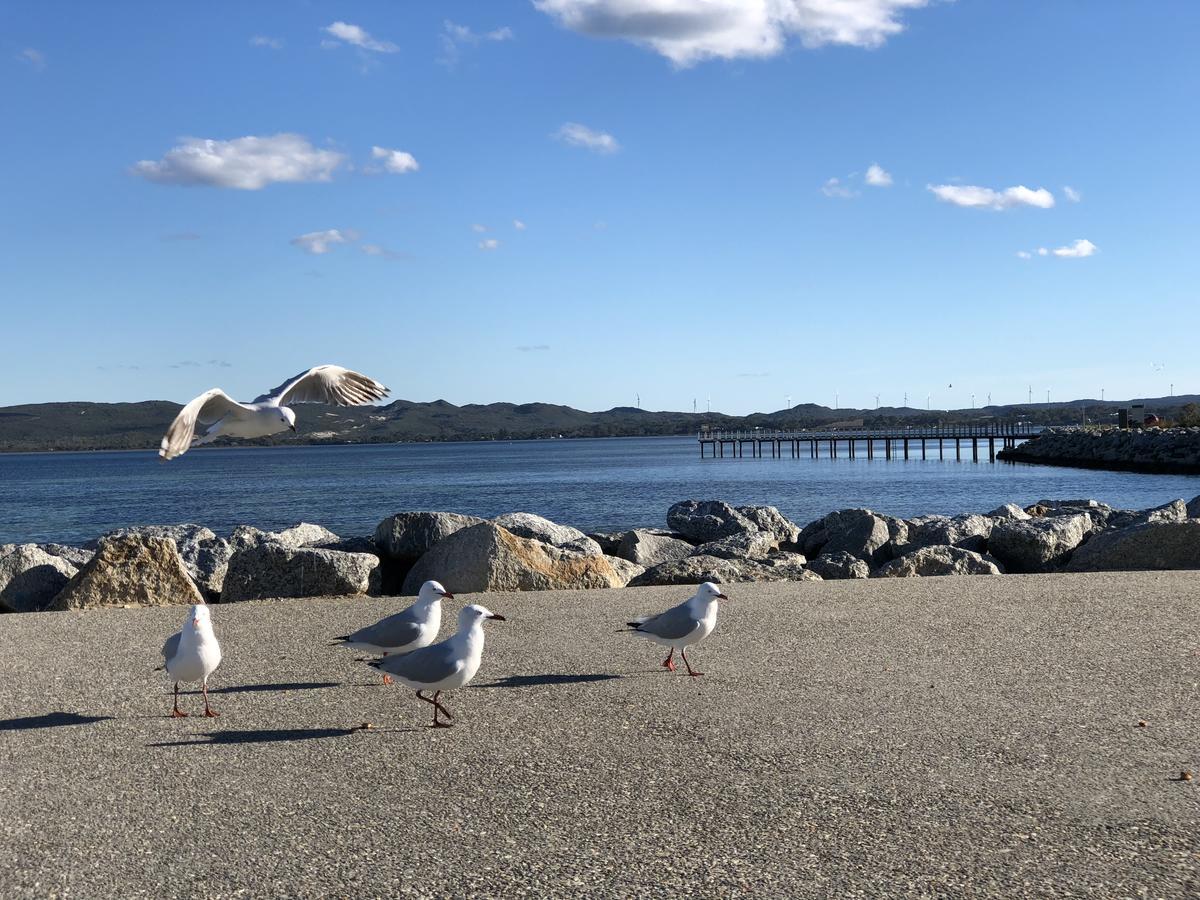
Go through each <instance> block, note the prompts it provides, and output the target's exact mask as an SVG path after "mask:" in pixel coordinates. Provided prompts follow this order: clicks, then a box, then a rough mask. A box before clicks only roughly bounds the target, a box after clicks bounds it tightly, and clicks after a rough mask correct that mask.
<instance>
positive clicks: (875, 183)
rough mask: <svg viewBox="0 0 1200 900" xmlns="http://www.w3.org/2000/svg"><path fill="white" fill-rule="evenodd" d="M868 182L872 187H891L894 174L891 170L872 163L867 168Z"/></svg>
mask: <svg viewBox="0 0 1200 900" xmlns="http://www.w3.org/2000/svg"><path fill="white" fill-rule="evenodd" d="M866 182H867V184H869V185H871V186H872V187H891V186H892V175H891V173H890V172H887V171H885V170H884V169H883V167H882V166H879V165H876V164H875V163H871V165H870V167H869V168H868V169H867V177H866Z"/></svg>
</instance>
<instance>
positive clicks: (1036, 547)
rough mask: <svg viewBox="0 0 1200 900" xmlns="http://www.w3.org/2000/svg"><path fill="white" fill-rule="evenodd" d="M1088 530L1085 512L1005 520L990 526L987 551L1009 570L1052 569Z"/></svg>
mask: <svg viewBox="0 0 1200 900" xmlns="http://www.w3.org/2000/svg"><path fill="white" fill-rule="evenodd" d="M1091 531H1092V519H1091V516H1090V515H1089V514H1088V513H1075V514H1073V515H1061V516H1059V515H1056V516H1049V517H1045V518H1033V519H1030V520H1029V521H1028V522H1021V521H1017V520H1009V521H1004V522H1000V523H998V524H997V525H996V527H995V528H993V529H992V535H991V538H990V539H989V540H988V551H989V552H990V553H991V555H992V556H994V557H995V558H996V559H998V560H999V561H1000V562H1001V563H1002V564H1003V565H1004V567H1005V569H1007V570H1008V571H1010V572H1052V571H1055V570H1056V569H1058V568H1060V567H1061V566H1062V565H1063V564H1065V563H1066V562H1067V560H1068V559H1069V558H1070V556H1071V553H1072V552H1073V551H1074V550H1075V548H1076V547H1078V546H1079V545H1080V543H1082V541H1083V539H1084V538H1085V537H1086V536H1087V535H1088V534H1089V533H1090V532H1091Z"/></svg>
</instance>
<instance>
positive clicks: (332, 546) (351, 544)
mask: <svg viewBox="0 0 1200 900" xmlns="http://www.w3.org/2000/svg"><path fill="white" fill-rule="evenodd" d="M312 546H314V547H316V548H318V549H320V550H338V551H341V552H342V553H374V554H375V555H376V556H379V548H378V547H376V546H375V539H374V538H371V537H367V536H366V535H359V536H358V537H348V538H338V539H337V540H336V541H333V542H332V543H328V544H313V545H312Z"/></svg>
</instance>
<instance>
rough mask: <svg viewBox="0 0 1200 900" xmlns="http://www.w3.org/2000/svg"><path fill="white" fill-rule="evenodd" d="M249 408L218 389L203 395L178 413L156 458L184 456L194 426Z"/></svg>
mask: <svg viewBox="0 0 1200 900" xmlns="http://www.w3.org/2000/svg"><path fill="white" fill-rule="evenodd" d="M250 411H251V410H250V408H249V407H247V406H243V405H242V404H240V403H238V402H237V401H236V400H234V399H233V398H232V397H230V396H229V395H228V394H226V393H225V392H224V391H223V390H221V389H220V388H213V389H212V390H208V391H205V392H204V393H203V394H201V395H200V396H199V397H197V398H196V399H195V400H193V401H192V402H191V403H189V404H188V405H187V406H185V407H184V408H183V409H181V410H180V411H179V415H177V416H176V417H175V421H174V422H172V423H171V427H170V428H168V429H167V433H166V434H165V435H163V439H162V444H160V445H159V450H158V455H159V456H161V457H162V458H163V459H174V458H175V457H177V456H182V455H183V454H184V453H186V452H187V449H188V447H190V446H191V445H192V437H193V436H194V435H195V433H196V423H197V422H199V423H200V424H202V425H211V424H212V423H213V422H218V421H220V420H221V419H223V418H225V417H226V416H227V415H229V414H230V413H234V414H237V413H241V412H250Z"/></svg>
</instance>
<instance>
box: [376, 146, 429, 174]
mask: <svg viewBox="0 0 1200 900" xmlns="http://www.w3.org/2000/svg"><path fill="white" fill-rule="evenodd" d="M371 157H372V159H381V160H383V169H384V171H385V172H391V173H392V174H393V175H404V174H405V173H407V172H415V171H417V169H419V168H421V166H420V164H419V163H418V162H417V160H416V157H414V156H413V155H412V154H411V153H405V152H404V151H403V150H389V149H388V148H387V147H372V148H371Z"/></svg>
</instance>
